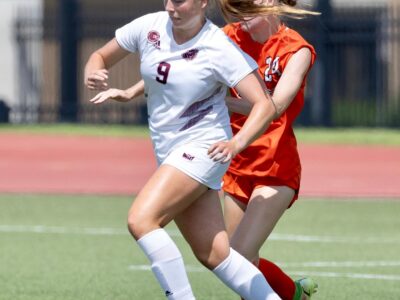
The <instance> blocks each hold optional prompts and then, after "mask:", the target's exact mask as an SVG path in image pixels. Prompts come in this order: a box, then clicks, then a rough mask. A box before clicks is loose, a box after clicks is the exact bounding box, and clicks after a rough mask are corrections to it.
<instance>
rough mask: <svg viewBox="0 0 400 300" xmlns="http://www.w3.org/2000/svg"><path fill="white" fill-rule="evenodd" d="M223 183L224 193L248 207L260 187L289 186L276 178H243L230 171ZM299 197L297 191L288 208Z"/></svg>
mask: <svg viewBox="0 0 400 300" xmlns="http://www.w3.org/2000/svg"><path fill="white" fill-rule="evenodd" d="M223 181H224V185H223V190H224V192H226V193H228V194H230V195H232V196H233V197H235V198H236V199H237V200H239V201H240V202H242V203H244V204H246V205H247V204H248V203H249V200H250V197H251V194H252V193H253V191H254V190H255V189H256V188H258V187H264V186H288V184H287V183H285V182H284V181H282V180H281V179H279V178H276V177H268V176H265V177H256V176H254V177H249V176H241V175H235V174H232V173H231V172H229V171H228V172H226V173H225V175H224V178H223ZM289 187H290V186H289ZM290 188H292V187H290ZM298 196H299V190H298V189H297V190H296V189H295V194H294V196H293V199H292V201H291V202H290V204H289V206H288V208H289V207H291V206H292V204H293V203H294V201H296V200H297V198H298Z"/></svg>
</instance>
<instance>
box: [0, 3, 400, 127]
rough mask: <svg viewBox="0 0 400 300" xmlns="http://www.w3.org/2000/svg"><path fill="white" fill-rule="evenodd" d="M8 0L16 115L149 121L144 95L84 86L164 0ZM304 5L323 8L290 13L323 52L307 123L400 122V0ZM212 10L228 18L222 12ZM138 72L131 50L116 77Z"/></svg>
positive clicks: (8, 83) (312, 80) (119, 81)
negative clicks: (104, 99) (104, 57)
mask: <svg viewBox="0 0 400 300" xmlns="http://www.w3.org/2000/svg"><path fill="white" fill-rule="evenodd" d="M6 2H8V3H13V7H14V8H13V10H14V13H13V14H10V15H9V21H8V25H7V27H4V26H2V27H0V28H1V30H2V31H1V33H2V35H1V38H2V39H3V40H4V42H3V41H2V44H3V43H4V44H5V45H7V47H6V48H8V49H12V50H11V53H12V55H11V56H13V57H14V60H13V61H14V62H11V61H12V60H11V59H6V60H5V62H4V64H6V68H5V70H6V71H5V72H4V73H3V74H2V76H4V74H7V79H6V80H4V81H3V80H2V81H1V82H0V97H4V99H5V100H6V104H7V106H8V107H9V109H10V111H9V120H8V121H9V122H13V123H36V122H46V123H47V122H60V121H61V122H85V123H100V122H102V123H104V122H106V123H122V124H134V123H145V122H146V118H147V116H146V109H145V103H144V99H139V100H138V101H135V102H132V103H130V104H128V105H126V104H125V105H124V104H118V103H107V104H105V105H102V106H100V107H99V106H96V107H95V106H92V105H90V104H89V103H88V99H89V98H90V97H92V96H93V94H91V93H89V92H88V91H87V90H86V89H85V88H84V86H83V78H82V73H83V67H84V63H85V61H86V60H87V58H88V56H89V54H90V53H91V52H92V51H93V50H95V49H96V48H98V47H100V46H101V45H103V44H104V43H105V42H106V41H107V40H109V39H110V38H112V37H113V36H114V32H115V29H116V28H118V27H120V26H122V25H123V24H125V23H128V22H129V21H131V20H132V19H134V18H136V17H138V16H141V15H143V14H145V13H147V12H152V11H157V10H162V9H163V3H162V1H160V0H146V1H126V0H113V1H109V0H57V1H56V0H43V1H40V0H37V1H33V0H29V1H22V0H0V5H2V3H3V5H5V4H4V3H6ZM299 3H300V5H301V6H303V7H306V8H309V9H313V10H317V11H320V12H321V13H322V15H321V17H307V18H306V19H303V20H290V19H287V20H285V21H286V22H287V23H289V25H290V26H291V27H293V28H294V29H296V30H298V31H300V32H301V33H302V34H303V35H304V37H305V38H306V39H307V40H309V41H310V42H311V43H312V44H313V45H314V46H315V47H316V49H317V52H318V60H317V62H316V64H315V66H314V68H313V70H312V72H311V74H310V77H309V81H308V88H307V97H306V103H305V108H304V111H303V113H302V115H301V116H300V117H299V120H298V124H299V125H304V126H371V127H378V126H379V127H399V126H400V84H399V83H400V1H398V0H374V1H371V0H353V1H344V0H330V1H329V0H319V1H318V0H314V1H312V0H309V1H306V0H304V1H301V0H300V1H299ZM5 6H7V5H5ZM1 7H2V6H0V8H1ZM7 7H9V6H7ZM17 7H18V9H16V8H17ZM1 11H4V10H1ZM211 17H212V19H213V20H214V21H215V22H216V23H217V24H218V25H223V20H222V18H221V17H220V16H219V15H218V14H214V15H213V16H211ZM1 22H3V20H2V21H0V24H3V23H1ZM3 31H7V34H6V35H7V36H8V39H6V38H5V37H4V36H3ZM9 52H10V50H9ZM13 73H14V74H15V75H13V76H12V75H11V76H9V75H8V74H13ZM139 79H140V74H139V71H138V58H137V56H135V55H132V56H130V57H128V58H127V59H126V61H124V62H123V63H120V64H119V65H117V66H116V67H114V68H113V69H112V70H111V82H110V84H111V86H114V87H119V88H126V87H128V86H129V85H131V84H132V83H134V82H135V81H137V80H139ZM12 86H14V87H12ZM10 89H12V90H13V91H12V92H10ZM3 91H6V92H3ZM3 93H4V95H5V96H3ZM0 115H1V107H0ZM0 119H1V117H0Z"/></svg>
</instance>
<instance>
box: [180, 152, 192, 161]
mask: <svg viewBox="0 0 400 300" xmlns="http://www.w3.org/2000/svg"><path fill="white" fill-rule="evenodd" d="M182 157H183V158H186V159H187V160H190V161H192V160H193V159H194V156H193V155H190V154H187V153H185V152H183V155H182Z"/></svg>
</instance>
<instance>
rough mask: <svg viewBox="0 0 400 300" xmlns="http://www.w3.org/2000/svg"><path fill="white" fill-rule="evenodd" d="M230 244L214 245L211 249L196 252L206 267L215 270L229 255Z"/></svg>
mask: <svg viewBox="0 0 400 300" xmlns="http://www.w3.org/2000/svg"><path fill="white" fill-rule="evenodd" d="M229 252H230V248H229V245H223V246H221V245H220V246H213V247H212V248H211V249H202V250H200V251H197V253H195V255H196V258H197V259H198V261H199V262H200V263H201V264H202V265H204V266H205V267H206V268H208V269H210V270H213V269H215V268H216V267H217V266H218V265H219V264H220V263H221V262H223V261H224V260H225V259H226V258H227V257H228V256H229Z"/></svg>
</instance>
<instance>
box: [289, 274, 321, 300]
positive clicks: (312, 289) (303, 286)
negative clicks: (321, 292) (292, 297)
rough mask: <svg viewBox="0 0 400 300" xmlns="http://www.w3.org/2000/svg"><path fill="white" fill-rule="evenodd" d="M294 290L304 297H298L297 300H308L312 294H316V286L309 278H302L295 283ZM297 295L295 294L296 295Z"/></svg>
mask: <svg viewBox="0 0 400 300" xmlns="http://www.w3.org/2000/svg"><path fill="white" fill-rule="evenodd" d="M295 284H296V290H300V291H302V292H303V293H302V294H303V295H306V297H305V298H304V297H299V299H310V298H311V296H312V295H313V294H315V293H316V292H317V288H318V284H317V283H316V282H315V281H314V280H312V279H311V278H302V279H299V280H296V281H295ZM296 294H297V293H296Z"/></svg>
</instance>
